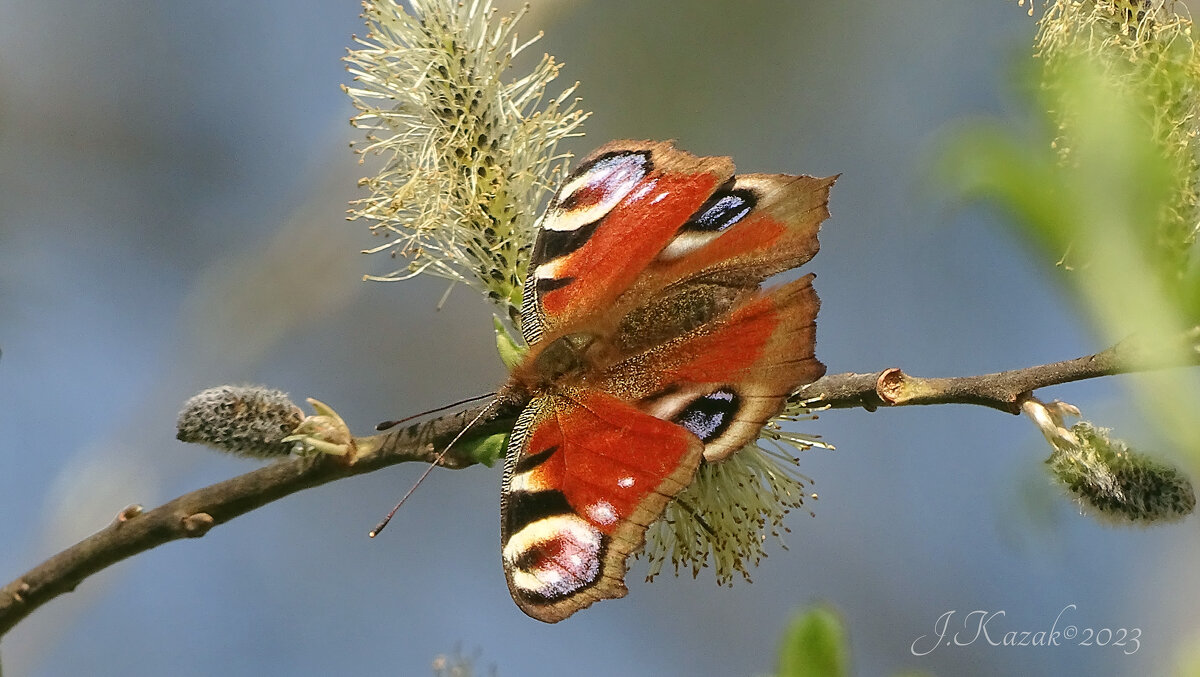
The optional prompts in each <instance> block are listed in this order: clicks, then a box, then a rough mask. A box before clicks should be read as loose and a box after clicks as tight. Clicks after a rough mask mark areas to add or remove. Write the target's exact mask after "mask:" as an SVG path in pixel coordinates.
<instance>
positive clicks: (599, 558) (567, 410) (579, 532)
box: [501, 391, 702, 623]
mask: <svg viewBox="0 0 1200 677" xmlns="http://www.w3.org/2000/svg"><path fill="white" fill-rule="evenodd" d="M701 451H702V445H701V444H700V442H699V441H698V440H697V439H696V438H695V437H694V436H693V435H691V434H689V433H688V432H687V431H686V430H685V429H684V428H681V427H680V426H678V425H675V424H672V423H669V422H667V421H662V420H659V419H656V418H653V417H651V416H648V415H646V414H645V413H643V412H641V411H639V410H638V409H636V408H635V407H633V406H632V405H630V404H627V403H625V402H622V401H620V400H618V399H616V398H614V397H612V396H611V395H607V394H604V393H602V392H598V391H588V392H584V393H578V394H576V395H574V396H571V397H569V398H568V397H564V396H546V397H539V398H536V399H535V400H533V402H531V403H530V405H529V406H528V407H527V408H526V409H525V411H524V412H523V413H522V415H521V420H519V421H518V424H517V428H516V430H514V433H513V437H512V440H511V442H510V443H509V461H508V464H507V465H506V468H505V482H504V498H503V502H502V511H501V512H502V515H501V524H502V529H501V531H502V543H503V558H504V571H505V574H506V576H507V578H508V585H509V590H510V591H511V592H512V596H513V599H514V600H515V601H516V602H517V605H518V606H520V607H521V609H522V610H523V611H524V612H525V613H527V614H529V615H530V616H532V617H534V618H537V619H539V620H542V621H546V622H550V623H553V622H557V621H559V620H562V619H563V618H566V617H567V616H569V615H571V614H573V613H575V612H576V611H578V610H579V609H582V608H584V607H586V606H588V605H590V604H591V603H592V602H595V601H597V600H600V599H610V598H616V597H623V596H624V595H625V592H626V589H625V583H624V577H625V571H626V568H627V567H626V560H627V559H628V557H629V555H630V554H631V553H632V552H633V551H634V550H636V549H637V548H638V547H640V546H641V544H642V543H643V541H644V539H645V532H646V527H647V526H649V525H650V524H651V523H653V522H654V521H655V520H656V519H658V517H659V516H660V515H661V514H662V511H663V509H664V508H665V507H666V504H667V501H669V500H670V499H671V498H672V497H673V496H674V495H675V494H676V493H678V492H679V491H680V490H682V489H683V488H684V487H685V486H687V485H688V484H689V483H690V482H691V480H692V476H693V475H694V474H695V471H696V468H697V467H698V465H699V463H700V455H701Z"/></svg>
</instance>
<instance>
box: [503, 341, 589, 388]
mask: <svg viewBox="0 0 1200 677" xmlns="http://www.w3.org/2000/svg"><path fill="white" fill-rule="evenodd" d="M607 343H608V342H607V341H605V340H603V338H602V337H601V335H600V334H597V333H594V332H587V331H580V332H572V333H569V334H564V335H562V336H559V337H557V338H554V339H550V340H547V341H539V342H538V343H535V344H533V345H532V346H530V350H529V353H528V354H527V355H526V357H525V360H524V361H523V362H522V363H521V364H519V365H517V367H516V368H514V369H513V371H512V373H511V374H510V375H509V379H508V383H507V384H505V386H504V389H503V391H502V396H508V397H510V398H513V399H520V400H528V399H529V398H530V397H532V396H533V395H535V394H537V393H541V392H546V391H550V390H555V389H557V388H563V387H569V386H571V385H578V384H581V383H583V382H584V381H585V380H586V379H587V375H588V374H589V373H592V372H594V371H596V368H597V366H598V363H599V362H601V361H602V360H603V358H602V357H601V355H602V354H604V353H606V352H608V351H607V350H606V348H605V345H606V344H607Z"/></svg>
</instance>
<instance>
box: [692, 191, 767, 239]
mask: <svg viewBox="0 0 1200 677" xmlns="http://www.w3.org/2000/svg"><path fill="white" fill-rule="evenodd" d="M755 202H756V199H755V197H754V193H751V192H750V191H748V190H732V191H729V192H728V193H723V194H722V193H717V194H716V195H713V196H712V197H711V198H709V199H708V202H706V203H704V206H703V207H701V208H700V211H698V212H697V213H696V215H695V216H693V217H692V218H691V219H690V220H689V221H688V222H687V223H685V224H683V230H702V231H706V232H719V231H722V230H725V229H726V228H728V227H730V226H732V225H733V224H735V223H737V222H738V221H741V220H742V219H743V218H744V217H745V216H746V214H749V213H750V210H751V209H754V203H755Z"/></svg>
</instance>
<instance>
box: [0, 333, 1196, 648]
mask: <svg viewBox="0 0 1200 677" xmlns="http://www.w3.org/2000/svg"><path fill="white" fill-rule="evenodd" d="M1196 339H1197V333H1196V332H1192V333H1191V334H1190V335H1189V337H1188V343H1187V345H1186V346H1183V348H1184V349H1183V350H1178V349H1170V350H1157V349H1152V348H1150V347H1148V346H1145V345H1143V344H1139V343H1135V342H1132V341H1126V342H1122V343H1119V344H1117V345H1115V346H1113V347H1111V348H1109V349H1108V350H1104V351H1102V352H1099V353H1097V354H1095V355H1089V356H1086V357H1080V358H1078V359H1074V360H1067V361H1064V362H1056V363H1054V364H1046V365H1040V366H1036V367H1028V368H1025V369H1015V370H1012V371H1003V372H999V373H995V374H984V375H981V376H967V377H958V378H921V377H915V376H910V375H908V374H905V373H904V372H903V371H901V370H900V369H896V368H891V369H885V370H883V371H880V372H875V373H870V374H855V373H846V374H834V375H830V376H826V377H824V378H821V379H819V380H817V381H815V382H814V383H811V384H809V385H807V386H805V387H804V388H802V389H801V390H800V391H799V392H798V393H797V394H796V396H795V399H799V400H803V401H805V402H806V403H808V405H809V406H812V407H829V408H832V409H849V408H859V407H861V408H863V409H867V410H874V409H876V408H878V407H885V406H903V405H912V404H976V405H982V406H986V407H991V408H993V409H998V410H1000V411H1005V412H1009V413H1014V414H1015V413H1019V411H1020V405H1021V402H1022V401H1023V400H1024V398H1026V397H1029V396H1030V395H1031V393H1032V392H1033V391H1034V390H1036V389H1038V388H1043V387H1047V386H1052V385H1058V384H1062V383H1069V382H1072V381H1079V380H1083V379H1089V378H1096V377H1099V376H1111V375H1114V374H1122V373H1129V372H1134V371H1144V370H1149V369H1158V368H1164V367H1172V366H1195V365H1198V364H1200V351H1197V348H1196V345H1195V342H1196ZM1173 348H1178V346H1175V347H1173ZM484 409H485V408H484V407H478V408H474V409H471V410H468V411H463V412H459V413H456V414H449V415H446V416H442V417H439V418H436V419H433V420H430V421H427V422H425V423H420V424H416V425H413V426H410V427H408V428H403V429H399V430H395V431H392V432H388V433H386V434H382V435H374V436H371V437H361V438H356V439H355V448H354V450H353V452H352V453H351V454H348V455H347V456H345V457H336V456H329V455H324V454H318V455H315V456H307V457H301V458H294V459H289V460H284V461H280V462H277V463H273V464H271V465H268V466H265V467H263V468H259V469H257V470H254V471H252V472H248V473H246V474H244V475H240V476H238V477H234V478H232V479H229V480H226V481H224V482H219V483H217V484H214V485H211V486H208V487H204V488H203V489H198V490H196V491H193V492H191V493H188V494H184V495H183V496H180V497H178V498H176V499H174V500H172V501H169V502H167V503H165V504H163V505H162V506H160V507H158V508H155V509H154V510H150V511H148V512H142V511H141V510H140V508H136V507H135V508H127V509H126V510H124V511H122V513H121V514H120V515H118V516H117V519H115V520H114V521H113V522H112V523H111V524H109V525H108V526H107V527H105V528H103V529H101V530H100V531H98V532H96V533H95V534H92V535H91V536H89V537H87V538H85V539H83V540H82V541H80V542H78V543H76V544H75V545H72V546H71V547H69V548H67V549H66V550H63V551H62V552H60V553H58V554H56V555H54V556H53V557H51V558H50V559H48V560H46V561H45V562H42V563H41V564H39V565H37V566H36V567H34V568H33V569H30V570H29V571H27V572H26V573H24V574H22V575H21V576H20V577H19V578H17V579H16V580H14V581H12V582H11V583H9V584H8V585H6V586H4V587H3V588H0V636H2V635H3V634H4V633H6V632H8V630H10V629H11V628H12V627H13V626H15V625H16V624H17V623H19V622H20V621H21V620H22V619H24V618H25V617H26V616H28V615H29V614H30V613H32V612H33V611H34V610H35V609H37V608H38V607H40V606H41V605H43V604H45V603H46V602H48V601H50V600H51V599H54V598H55V597H57V596H59V595H61V594H63V593H65V592H70V591H71V590H74V589H75V586H77V585H79V583H80V582H82V581H83V580H84V579H86V578H87V577H88V576H91V575H92V574H94V573H96V572H98V571H101V570H102V569H105V568H107V567H109V566H111V565H113V564H115V563H117V562H119V561H121V560H123V559H125V558H127V557H131V556H133V555H136V554H138V553H140V552H144V551H146V550H149V549H151V548H154V547H157V546H159V545H162V544H163V543H167V542H169V541H174V540H178V539H183V538H198V537H200V536H203V535H204V534H206V533H208V531H209V530H210V529H212V528H213V527H214V526H216V525H218V524H224V523H225V522H228V521H229V520H231V519H233V518H235V517H237V516H239V515H243V514H245V513H248V512H250V511H251V510H254V509H256V508H259V507H262V506H264V505H266V504H268V503H271V502H272V501H275V500H278V499H280V498H283V497H284V496H288V495H290V494H293V493H296V492H297V491H301V490H304V489H308V488H311V487H316V486H320V485H322V484H326V483H328V482H332V481H335V480H339V479H343V478H346V477H351V476H354V475H361V474H363V473H368V472H372V471H375V470H378V469H380V468H384V467H387V466H390V465H395V464H397V463H403V462H407V461H419V462H423V463H432V462H434V461H436V460H437V459H438V456H439V454H440V452H441V451H442V449H444V448H445V445H446V444H448V443H449V442H450V440H451V439H453V438H454V436H455V435H456V434H458V432H459V431H461V430H462V429H463V428H464V427H465V426H466V425H467V423H468V422H469V421H471V420H472V419H473V418H474V417H475V416H476V415H479V414H480V413H481V412H483V416H482V418H481V419H480V420H479V421H478V422H477V423H476V425H475V427H474V428H473V429H472V430H473V436H476V435H478V436H485V435H490V434H495V433H497V432H506V431H508V430H510V429H511V427H512V425H513V421H514V419H515V416H516V413H517V412H515V411H512V410H508V409H500V410H497V411H492V412H484ZM476 462H477V461H476V459H475V458H474V457H473V456H472V455H471V449H470V445H467V444H463V445H462V446H460V447H454V448H451V449H450V451H449V452H448V453H447V454H446V455H445V457H444V458H442V459H441V460H440V462H439V463H440V465H442V466H444V467H447V468H465V467H467V466H470V465H474V464H475V463H476Z"/></svg>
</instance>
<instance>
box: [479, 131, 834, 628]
mask: <svg viewBox="0 0 1200 677" xmlns="http://www.w3.org/2000/svg"><path fill="white" fill-rule="evenodd" d="M835 178H836V177H834V178H828V179H816V178H813V177H803V176H801V177H797V176H788V175H780V174H763V175H756V174H751V175H743V176H734V174H733V165H732V163H731V162H730V161H729V160H728V158H698V157H695V156H692V155H690V154H688V153H684V152H682V151H678V150H676V149H675V148H673V147H672V146H671V145H670V144H667V143H653V142H638V141H617V142H612V143H610V144H607V145H606V146H604V147H602V148H600V149H598V150H597V151H595V152H594V153H592V155H590V156H589V157H588V158H585V159H584V160H583V162H582V163H581V164H580V166H579V167H578V168H577V169H576V170H575V171H574V172H573V173H572V174H571V176H569V177H568V178H567V180H566V181H565V182H564V184H563V186H562V187H561V188H560V189H559V191H558V193H557V194H556V195H555V197H554V198H553V199H552V200H551V202H550V205H549V207H548V208H547V211H546V214H545V215H544V216H543V217H542V220H541V221H540V222H539V231H538V236H537V239H536V241H535V243H534V248H533V252H532V255H531V262H530V274H529V279H528V281H527V283H526V286H525V292H524V303H523V307H522V327H521V329H522V334H523V336H524V338H525V340H526V342H527V343H528V344H529V352H528V353H527V355H526V357H525V358H524V361H523V362H522V363H521V364H520V365H518V366H517V367H516V368H515V369H514V370H513V371H512V373H511V374H510V377H509V380H508V382H507V383H506V384H505V385H504V387H503V388H502V389H501V392H500V398H501V399H503V400H506V401H508V402H512V403H519V404H523V405H524V409H523V410H522V413H521V415H520V417H519V418H518V421H517V424H516V427H515V428H514V430H513V434H512V436H511V438H510V443H509V448H508V454H507V460H506V463H505V479H504V489H503V495H502V511H501V512H502V529H501V530H502V545H503V553H502V554H503V560H504V566H505V573H506V576H507V578H508V582H509V588H510V591H511V592H512V595H513V599H514V600H515V601H516V602H517V604H518V606H520V607H521V609H522V610H523V611H525V612H526V613H527V614H529V615H530V616H532V617H534V618H537V619H539V620H543V621H547V622H556V621H558V620H561V619H563V618H566V617H567V616H569V615H570V614H572V613H574V612H575V611H577V610H579V609H581V608H583V607H586V606H588V605H589V604H591V603H592V602H594V601H596V600H599V599H606V598H615V597H621V596H624V594H625V592H626V588H625V585H624V575H625V571H626V560H627V559H628V557H629V555H630V554H632V553H633V552H634V551H636V549H637V548H639V547H641V545H642V543H643V542H644V539H645V531H646V528H647V527H648V526H649V525H650V524H651V523H653V522H654V521H655V520H656V519H658V517H659V516H661V514H662V512H663V510H664V509H665V507H666V505H667V503H668V502H669V501H670V500H672V498H673V497H674V496H675V495H676V494H677V493H678V492H679V491H681V490H682V489H683V488H685V487H686V486H687V485H688V484H690V483H691V481H692V479H693V477H694V475H695V473H696V470H697V468H698V467H699V465H700V464H701V463H702V462H719V461H720V460H722V459H724V458H726V457H727V456H729V455H730V454H732V453H734V452H736V451H737V450H738V449H740V448H742V447H743V446H745V445H746V444H749V443H750V442H753V440H754V439H756V438H757V436H758V434H759V432H760V430H761V428H762V426H763V425H764V424H765V423H766V422H767V421H768V420H769V419H770V418H771V417H773V416H776V415H778V414H779V412H780V411H781V410H782V408H783V406H784V404H785V402H786V398H787V397H788V395H790V394H791V392H792V391H793V390H794V389H795V388H796V387H797V386H798V385H801V384H803V383H807V382H810V381H812V380H815V379H816V378H818V377H820V376H821V375H822V374H823V373H824V366H823V365H822V364H821V363H820V362H818V361H817V360H816V358H815V357H814V356H813V347H814V343H815V321H814V320H815V316H816V312H817V308H818V306H819V302H818V300H817V297H816V294H815V292H813V289H812V284H811V283H812V275H811V274H810V275H808V276H805V277H802V278H800V279H797V280H793V281H791V282H787V283H785V284H783V285H780V286H778V287H775V288H772V289H768V290H764V289H762V286H761V285H762V282H763V281H764V280H765V279H766V278H767V277H769V276H771V275H774V274H775V273H779V272H782V271H785V270H789V269H791V268H794V267H796V266H798V265H800V264H802V263H804V262H805V261H807V260H808V259H809V258H811V257H812V255H813V254H814V253H815V252H816V249H817V240H816V235H817V229H818V227H819V224H820V222H821V221H822V220H823V219H824V218H825V217H826V216H827V215H828V210H827V206H826V205H827V202H828V190H829V187H830V186H831V185H832V183H833V181H834V180H835Z"/></svg>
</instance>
